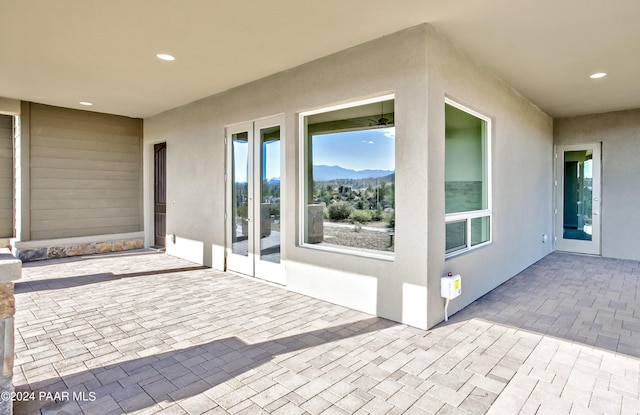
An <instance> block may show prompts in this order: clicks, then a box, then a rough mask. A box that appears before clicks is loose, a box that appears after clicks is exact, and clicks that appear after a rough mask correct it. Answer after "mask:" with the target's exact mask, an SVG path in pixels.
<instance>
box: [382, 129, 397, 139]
mask: <svg viewBox="0 0 640 415" xmlns="http://www.w3.org/2000/svg"><path fill="white" fill-rule="evenodd" d="M382 132H383V134H384V136H385V137H387V138H396V129H395V127H394V128H384V129H382Z"/></svg>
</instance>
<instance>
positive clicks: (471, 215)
mask: <svg viewBox="0 0 640 415" xmlns="http://www.w3.org/2000/svg"><path fill="white" fill-rule="evenodd" d="M444 102H445V104H449V105H451V106H452V107H455V108H457V109H459V110H461V111H464V112H466V113H468V114H470V115H473V116H474V117H477V118H479V119H481V120H483V121H484V122H486V130H487V131H486V137H485V142H486V147H485V151H486V163H487V172H486V174H487V209H482V210H473V211H469V212H456V213H448V214H445V225H446V224H447V223H453V222H462V221H465V222H466V223H465V225H466V228H465V230H466V244H467V246H466V247H465V248H460V249H457V250H455V251H452V252H449V253H445V259H449V258H452V257H455V256H458V255H461V254H464V253H467V252H469V251H472V250H475V249H478V248H481V247H483V246H486V245H489V244H491V243H492V242H493V229H494V226H493V209H492V205H493V192H492V187H493V179H492V172H493V168H492V162H493V157H492V152H491V142H492V138H493V124H492V122H491V118H489V117H487V116H486V115H483V114H480V113H479V112H477V111H474V110H472V109H471V108H469V107H466V106H464V105H462V104H460V103H458V102H456V101H453V100H452V99H450V98H447V97H445V99H444ZM483 217H489V240H487V241H486V242H482V243H479V244H476V245H473V246H472V245H471V220H472V219H477V218H483Z"/></svg>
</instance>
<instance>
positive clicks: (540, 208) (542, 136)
mask: <svg viewBox="0 0 640 415" xmlns="http://www.w3.org/2000/svg"><path fill="white" fill-rule="evenodd" d="M427 51H428V52H427V59H428V67H429V70H428V78H429V82H428V91H429V105H428V107H429V111H428V113H429V117H428V124H429V139H428V150H429V155H428V164H429V172H428V177H429V181H428V186H429V187H428V194H429V202H428V218H429V222H428V229H429V232H428V234H429V239H428V244H429V245H428V246H429V249H428V252H429V256H428V274H429V282H428V297H429V299H428V307H429V308H428V324H429V326H431V325H433V324H436V323H437V322H439V321H441V320H442V318H443V316H444V300H443V299H442V298H441V297H440V277H441V276H443V275H445V274H446V273H447V272H449V271H451V272H453V273H454V274H460V275H461V276H462V295H461V296H460V297H458V298H456V299H454V300H452V301H451V303H450V305H449V314H452V313H454V312H456V311H458V310H460V309H461V308H463V307H464V306H466V305H468V304H470V303H471V302H472V301H474V300H475V299H477V298H478V297H480V296H482V295H483V294H485V293H487V292H488V291H490V290H491V289H493V288H495V287H496V286H498V285H500V284H502V283H503V282H504V281H506V280H508V279H509V278H511V277H512V276H514V275H515V274H517V273H518V272H520V271H521V270H522V269H524V268H526V267H527V266H529V265H531V264H532V263H534V262H535V261H537V260H538V259H540V258H542V257H543V256H545V255H547V254H548V253H549V252H551V250H552V243H551V239H552V238H551V235H552V214H551V212H552V201H553V197H552V196H553V195H552V170H553V165H552V153H553V136H552V124H553V121H552V119H551V118H550V117H549V116H547V115H546V114H545V113H543V112H542V111H541V110H539V109H538V108H537V107H535V106H534V105H533V104H531V103H530V102H529V101H528V100H527V99H526V98H524V97H523V96H522V95H520V94H519V93H518V92H517V91H515V90H514V89H513V88H511V87H510V86H509V85H507V84H506V83H505V82H503V81H502V80H500V79H499V78H498V77H497V76H496V75H494V74H493V73H492V72H491V71H489V70H488V69H486V68H483V67H482V66H480V65H478V64H477V63H476V62H475V61H474V60H473V59H472V58H470V57H469V55H468V54H467V53H466V52H465V51H463V50H460V49H458V48H457V47H456V46H455V45H453V44H452V43H451V42H450V41H449V40H448V39H447V38H445V37H444V36H443V35H441V34H440V33H439V32H437V31H436V30H435V29H433V28H431V27H430V26H428V41H427ZM445 97H448V98H450V99H453V100H454V101H456V102H458V103H460V104H463V105H465V106H467V107H468V108H470V109H473V110H475V111H477V112H479V113H481V114H483V115H485V116H487V117H490V118H491V120H492V129H493V134H492V141H491V146H492V154H491V156H492V187H493V192H492V202H493V224H492V231H493V242H492V243H491V244H490V245H488V246H485V247H481V248H478V249H476V250H472V251H470V252H467V253H465V254H462V255H459V256H456V257H453V258H450V259H447V260H445V254H444V252H445V224H444V216H445V213H444V172H445V168H444V160H445V157H444V149H445V143H444V136H445V132H444V126H445V122H444V112H445V111H444V98H445ZM542 235H547V236H548V240H547V242H546V243H543V242H542Z"/></svg>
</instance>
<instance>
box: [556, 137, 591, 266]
mask: <svg viewBox="0 0 640 415" xmlns="http://www.w3.org/2000/svg"><path fill="white" fill-rule="evenodd" d="M600 160H601V158H600V144H591V145H572V146H560V147H558V148H557V160H556V209H555V211H556V249H558V250H561V251H569V252H579V253H585V254H594V255H600V203H601V200H600V198H601V193H600V185H601V182H600Z"/></svg>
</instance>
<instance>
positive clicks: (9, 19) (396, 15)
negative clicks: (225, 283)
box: [0, 0, 640, 117]
mask: <svg viewBox="0 0 640 415" xmlns="http://www.w3.org/2000/svg"><path fill="white" fill-rule="evenodd" d="M639 20H640V3H639V2H638V1H637V0H616V1H615V2H601V1H595V0H566V1H562V2H558V1H553V0H538V1H513V0H486V1H477V0H456V1H442V0H401V1H394V2H389V1H381V0H349V1H339V0H324V1H317V2H309V1H299V0H267V1H264V0H248V1H237V0H215V1H212V0H189V1H188V2H184V1H178V0H136V1H130V0H110V1H102V0H85V1H76V0H56V1H49V0H21V1H11V0H0V62H1V64H0V97H6V98H14V99H22V100H29V101H34V102H40V103H45V104H50V105H57V106H63V107H70V108H83V109H90V110H92V111H99V112H106V113H112V114H120V115H127V116H132V117H150V116H153V115H155V114H158V113H160V112H162V111H166V110H168V109H171V108H175V107H177V106H180V105H183V104H186V103H189V102H192V101H194V100H197V99H200V98H203V97H206V96H209V95H212V94H215V93H218V92H221V91H224V90H227V89H230V88H233V87H235V86H238V85H241V84H244V83H247V82H250V81H253V80H256V79H259V78H262V77H265V76H268V75H270V74H273V73H277V72H279V71H282V70H286V69H288V68H291V67H294V66H296V65H300V64H302V63H305V62H309V61H312V60H314V59H317V58H320V57H322V56H326V55H329V54H331V53H334V52H337V51H340V50H343V49H345V48H348V47H351V46H354V45H357V44H360V43H363V42H366V41H369V40H372V39H375V38H378V37H381V36H384V35H387V34H390V33H393V32H396V31H398V30H402V29H404V28H407V27H410V26H414V25H417V24H421V23H424V22H427V23H430V24H432V25H433V26H434V27H436V28H437V29H438V30H440V31H442V32H443V33H444V34H446V35H447V36H448V37H449V38H451V39H452V40H453V41H454V42H455V43H456V44H458V45H459V46H460V47H462V48H463V49H465V50H466V51H468V52H469V53H470V54H471V55H472V56H473V57H474V58H475V59H477V60H478V61H481V62H482V63H484V64H485V65H487V66H488V67H489V68H491V69H492V70H494V71H495V72H496V73H497V74H498V75H499V76H500V77H502V78H503V79H504V80H505V81H506V82H507V83H509V84H510V85H512V86H513V87H514V88H515V89H517V90H518V91H519V92H521V93H522V94H523V95H525V96H526V97H528V98H529V99H530V100H532V101H533V102H534V103H535V104H536V105H538V106H539V107H540V108H542V109H543V110H544V111H545V112H547V113H548V114H550V115H551V116H553V117H562V116H571V115H578V114H588V113H599V112H608V111H615V110H623V109H631V108H640V83H639V82H637V80H636V76H637V74H638V68H640V55H638V54H637V53H635V51H636V50H637V44H638V40H639V39H640V25H639V24H638V21H639ZM157 53H168V54H171V55H174V56H175V57H176V60H175V61H173V62H164V61H160V60H158V59H157V58H156V54H157ZM595 72H607V73H608V76H607V77H605V78H602V79H597V80H593V79H590V78H589V75H590V74H592V73H595ZM80 101H88V102H91V103H93V105H92V106H91V107H83V106H81V105H80V104H79V102H80Z"/></svg>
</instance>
